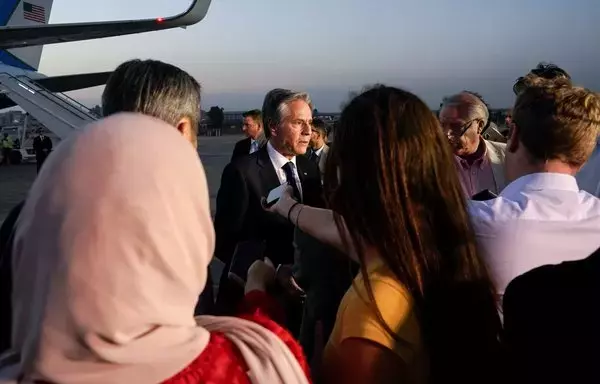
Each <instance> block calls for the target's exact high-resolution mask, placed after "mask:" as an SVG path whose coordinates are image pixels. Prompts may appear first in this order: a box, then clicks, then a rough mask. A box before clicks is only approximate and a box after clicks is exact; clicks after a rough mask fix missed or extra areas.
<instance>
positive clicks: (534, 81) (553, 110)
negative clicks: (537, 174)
mask: <svg viewBox="0 0 600 384" xmlns="http://www.w3.org/2000/svg"><path fill="white" fill-rule="evenodd" d="M526 81H527V83H528V86H527V88H525V89H524V90H523V92H522V93H520V94H519V96H518V97H517V100H516V102H515V105H514V108H513V113H512V130H511V133H510V138H509V142H508V145H507V159H506V161H507V165H506V171H507V176H508V177H509V179H511V180H514V179H515V178H517V177H519V176H522V174H524V173H527V172H526V170H525V169H524V168H527V167H528V168H531V170H533V171H535V170H538V171H542V168H548V169H545V171H553V169H554V171H555V172H559V173H568V174H572V175H574V174H575V173H576V172H577V171H578V170H579V169H580V168H581V167H582V166H583V165H584V164H585V162H586V161H587V160H588V158H589V157H590V156H591V154H592V152H593V151H594V149H595V148H596V145H597V140H598V134H599V133H600V95H599V94H597V93H595V92H592V91H590V90H587V89H585V88H582V87H576V86H573V85H571V83H570V81H568V80H565V79H558V80H547V79H543V78H540V77H537V76H528V78H527V79H526ZM550 167H554V168H553V169H549V168H550Z"/></svg>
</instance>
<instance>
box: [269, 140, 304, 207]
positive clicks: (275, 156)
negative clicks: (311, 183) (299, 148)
mask: <svg viewBox="0 0 600 384" xmlns="http://www.w3.org/2000/svg"><path fill="white" fill-rule="evenodd" d="M267 153H268V154H269V158H270V159H271V163H272V164H273V167H274V168H275V173H276V174H277V177H278V178H279V182H280V183H281V184H283V183H287V176H286V175H285V171H284V170H283V166H284V165H286V164H287V163H289V162H290V161H291V162H292V164H294V166H293V167H292V168H293V170H294V178H295V179H296V185H297V186H298V190H299V192H300V196H301V197H303V194H302V183H301V182H300V177H299V176H298V167H296V156H294V157H292V158H291V159H289V160H288V158H287V157H285V156H283V155H282V154H281V153H279V152H277V150H276V149H275V148H273V146H272V145H271V142H270V141H268V142H267Z"/></svg>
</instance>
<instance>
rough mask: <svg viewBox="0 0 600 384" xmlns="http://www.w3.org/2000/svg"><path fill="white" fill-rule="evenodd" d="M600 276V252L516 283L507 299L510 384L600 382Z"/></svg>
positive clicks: (533, 273) (532, 273) (550, 267)
mask: <svg viewBox="0 0 600 384" xmlns="http://www.w3.org/2000/svg"><path fill="white" fill-rule="evenodd" d="M599 276H600V249H599V250H597V251H596V252H594V253H593V254H592V255H591V256H589V257H588V258H587V259H584V260H579V261H569V262H564V263H561V264H559V265H545V266H542V267H539V268H535V269H533V270H531V271H529V272H527V273H525V274H523V275H521V276H519V277H517V278H515V279H514V280H513V281H511V283H510V284H509V285H508V287H507V288H506V291H505V293H504V298H503V309H504V336H503V341H504V343H505V345H506V347H507V350H508V353H509V355H508V356H509V359H510V361H511V366H512V367H513V372H514V378H515V380H513V381H511V382H522V383H600V371H598V368H597V364H598V361H599V360H600V309H598V302H599V301H600V278H599Z"/></svg>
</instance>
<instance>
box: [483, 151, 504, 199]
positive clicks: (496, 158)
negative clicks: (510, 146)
mask: <svg viewBox="0 0 600 384" xmlns="http://www.w3.org/2000/svg"><path fill="white" fill-rule="evenodd" d="M485 145H486V147H487V156H488V157H489V159H490V163H491V164H492V173H493V174H494V181H495V182H496V186H497V187H498V193H500V192H502V190H503V189H504V187H506V180H505V178H504V158H505V154H506V144H504V143H498V142H496V141H488V140H485Z"/></svg>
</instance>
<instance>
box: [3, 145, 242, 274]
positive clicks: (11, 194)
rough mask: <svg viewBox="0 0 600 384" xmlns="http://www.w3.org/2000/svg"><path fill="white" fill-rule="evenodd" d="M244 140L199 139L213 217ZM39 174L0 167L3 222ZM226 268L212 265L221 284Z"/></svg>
mask: <svg viewBox="0 0 600 384" xmlns="http://www.w3.org/2000/svg"><path fill="white" fill-rule="evenodd" d="M242 138H243V137H242V136H241V135H227V136H218V137H208V136H201V137H199V140H198V154H199V155H200V159H201V160H202V164H203V165H204V170H205V172H206V178H207V181H208V189H209V191H210V206H211V212H212V214H213V215H214V212H215V200H216V197H217V192H218V191H219V185H220V184H221V173H222V172H223V168H225V166H226V165H227V164H228V163H229V159H230V158H231V153H232V151H233V147H234V145H235V143H236V141H238V140H241V139H242ZM36 173H37V172H36V165H35V163H33V164H19V165H10V166H0V223H1V222H3V221H4V218H5V217H6V215H8V213H9V212H10V210H11V209H12V208H13V207H14V206H15V205H16V204H18V203H19V202H20V201H21V200H23V199H25V198H26V197H27V192H28V191H29V188H30V187H31V185H32V184H33V181H34V179H35V176H36ZM222 268H223V266H222V263H221V262H220V261H218V260H215V261H214V262H213V263H212V264H211V272H212V274H213V281H214V282H218V281H219V276H220V274H221V270H222Z"/></svg>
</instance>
